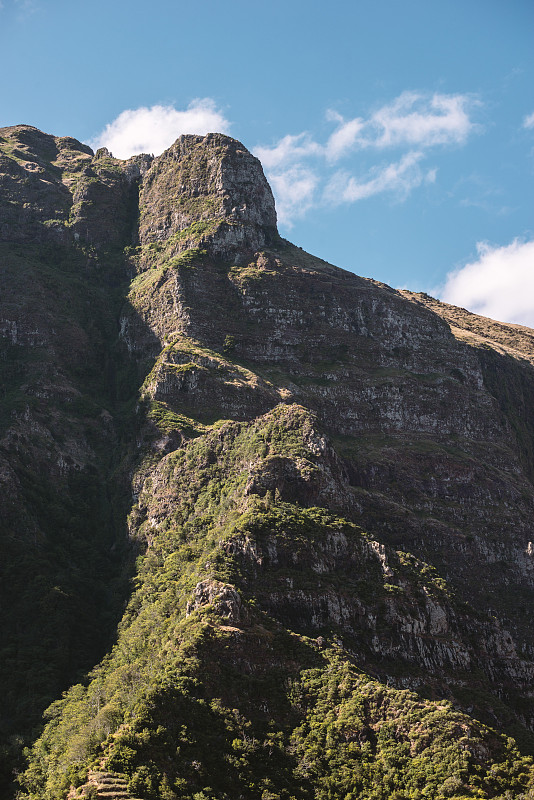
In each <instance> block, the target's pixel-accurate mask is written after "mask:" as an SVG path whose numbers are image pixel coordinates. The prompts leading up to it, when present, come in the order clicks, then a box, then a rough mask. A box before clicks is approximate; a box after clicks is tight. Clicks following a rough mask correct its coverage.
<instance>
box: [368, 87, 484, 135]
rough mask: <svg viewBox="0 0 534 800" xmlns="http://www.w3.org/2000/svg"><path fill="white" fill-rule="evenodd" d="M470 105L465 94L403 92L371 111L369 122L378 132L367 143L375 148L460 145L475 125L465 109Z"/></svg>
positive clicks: (468, 98)
mask: <svg viewBox="0 0 534 800" xmlns="http://www.w3.org/2000/svg"><path fill="white" fill-rule="evenodd" d="M471 105H473V100H472V99H471V98H470V97H469V96H468V95H462V94H456V95H450V94H449V95H445V94H434V95H433V96H432V97H430V98H428V97H425V95H421V94H417V93H415V92H403V93H402V94H401V95H400V96H399V97H397V99H396V100H394V101H393V103H391V104H390V105H389V106H384V107H383V108H381V109H380V110H379V111H377V112H376V113H375V114H373V116H372V117H371V124H372V125H373V126H374V127H375V129H377V130H378V132H379V135H378V136H377V137H376V138H374V137H370V139H369V142H368V143H369V144H372V145H374V146H375V147H393V146H397V145H403V144H407V145H411V146H413V145H417V146H418V147H435V146H436V145H447V144H462V143H463V142H465V140H466V139H467V137H468V135H469V134H470V133H471V132H472V130H473V128H474V127H475V126H474V124H473V123H472V122H471V120H470V118H469V114H468V113H467V110H466V109H467V108H469V107H470V106H471Z"/></svg>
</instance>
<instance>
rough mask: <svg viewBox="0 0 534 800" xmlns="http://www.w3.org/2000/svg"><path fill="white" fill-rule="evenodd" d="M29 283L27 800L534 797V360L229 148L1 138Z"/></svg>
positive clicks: (10, 531) (4, 321) (18, 318)
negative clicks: (363, 257)
mask: <svg viewBox="0 0 534 800" xmlns="http://www.w3.org/2000/svg"><path fill="white" fill-rule="evenodd" d="M0 266H1V269H2V293H1V295H0V333H1V334H2V337H1V339H0V342H1V350H0V370H1V375H2V382H1V385H2V395H1V396H0V401H1V410H0V482H1V488H2V497H3V498H4V500H3V513H2V518H1V521H0V534H1V537H2V553H3V559H2V572H3V580H2V584H1V589H0V592H1V599H2V604H3V605H2V607H3V608H4V609H5V611H4V613H3V614H2V620H1V626H2V630H1V631H0V642H1V647H2V658H1V660H0V664H1V670H2V684H3V687H4V704H3V705H4V710H3V716H2V720H1V723H0V724H1V729H0V730H1V733H2V737H3V743H4V744H3V746H2V750H1V753H2V759H3V761H2V764H3V767H2V769H3V772H2V779H3V781H4V784H5V790H3V791H4V794H5V796H6V797H8V796H10V794H9V793H12V794H13V795H14V794H15V793H16V792H18V793H19V796H20V798H32V800H37V799H40V798H43V800H44V799H45V798H46V800H52V799H53V800H55V799H56V798H57V800H59V798H66V797H68V798H70V800H73V798H75V797H84V796H85V797H88V796H92V797H109V798H112V800H113V798H119V797H123V798H127V797H130V798H141V799H142V800H159V798H164V799H165V800H174V799H176V798H178V799H179V800H230V799H232V800H233V799H234V798H236V797H241V798H250V800H253V799H254V800H256V798H262V800H278V799H280V800H282V799H283V800H301V798H302V800H308V799H310V800H311V798H316V799H317V800H323V799H324V800H326V798H330V799H332V798H339V799H340V800H341V799H342V798H343V800H347V798H350V799H351V800H356V798H358V800H371V799H372V800H378V799H379V798H383V799H384V800H386V799H389V798H396V800H414V799H415V798H421V800H422V798H436V799H437V798H446V797H456V798H468V797H480V798H485V797H486V798H499V797H500V798H505V797H507V798H510V797H513V798H528V797H530V796H531V794H529V792H532V790H533V789H532V760H531V754H532V752H533V747H534V734H533V731H534V698H533V690H532V686H533V678H534V635H533V632H532V626H531V621H530V610H531V608H532V601H533V597H534V591H533V590H534V544H533V541H534V529H533V510H534V485H533V477H534V400H533V398H534V332H533V331H532V330H530V329H528V328H522V327H520V326H516V325H506V324H503V323H497V322H494V321H492V320H488V319H484V318H482V317H477V316H476V315H473V314H470V313H469V312H467V311H465V310H464V309H458V308H454V307H452V306H448V305H446V304H443V303H440V302H439V301H437V300H434V299H432V298H430V297H428V296H427V295H422V294H416V293H412V292H408V291H396V290H394V289H392V288H390V287H388V286H386V285H384V284H381V283H379V282H376V281H373V280H371V279H367V278H362V277H358V276H357V275H356V274H354V273H353V272H347V271H345V270H341V269H338V268H337V267H335V266H332V265H330V264H328V263H326V262H325V261H322V260H320V259H318V258H315V257H314V256H311V255H309V254H307V253H305V252H304V251H303V250H302V249H300V248H298V247H295V246H294V245H292V244H290V243H289V242H288V241H286V240H285V239H282V238H281V237H280V236H279V234H278V232H277V228H276V212H275V206H274V200H273V195H272V192H271V190H270V187H269V185H268V183H267V181H266V180H265V177H264V174H263V171H262V168H261V164H260V162H259V161H258V160H257V159H256V158H254V157H253V156H252V155H251V154H250V153H249V152H248V151H247V150H246V148H245V147H244V146H243V145H242V144H240V143H239V142H237V141H236V140H234V139H232V138H230V137H228V136H223V135H221V134H216V133H214V134H208V135H207V136H189V135H188V136H181V137H180V138H179V139H178V140H177V141H176V142H175V143H174V144H173V145H172V147H170V148H169V149H168V150H167V151H165V152H164V153H163V154H162V155H160V156H158V157H156V158H154V157H153V156H149V155H139V156H134V157H133V158H131V159H129V160H126V161H123V160H120V159H116V158H114V157H113V155H112V154H111V153H109V151H107V150H106V149H105V148H102V149H100V150H98V151H97V152H96V154H94V153H93V152H92V150H91V149H90V148H89V147H87V146H86V145H83V144H81V143H80V142H77V141H76V140H75V139H72V138H69V137H54V136H51V135H48V134H44V133H42V132H40V131H38V130H37V129H35V128H32V127H29V126H24V125H20V126H14V127H10V128H3V129H0ZM353 268H354V271H355V273H357V272H364V273H365V271H366V268H365V264H359V263H357V256H356V255H355V263H354V264H353ZM50 704H52V705H50ZM47 707H48V710H47V711H46V712H45V717H44V720H42V719H41V715H42V714H43V712H44V711H45V709H47ZM24 745H27V746H28V748H29V749H28V750H27V751H26V755H23V754H22V748H23V746H24Z"/></svg>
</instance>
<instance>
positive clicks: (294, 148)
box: [254, 133, 323, 169]
mask: <svg viewBox="0 0 534 800" xmlns="http://www.w3.org/2000/svg"><path fill="white" fill-rule="evenodd" d="M254 152H255V154H256V156H257V157H258V158H259V159H260V161H261V163H262V164H263V166H264V167H265V169H276V168H277V167H280V166H282V165H287V164H290V163H292V162H293V163H294V162H295V161H299V160H300V159H303V158H308V157H309V156H320V155H322V154H323V148H322V147H321V145H320V144H317V142H314V141H313V139H312V138H311V137H310V135H309V133H299V134H298V135H297V136H291V135H288V136H284V137H283V138H282V139H280V141H279V142H278V144H276V145H275V146H274V147H261V146H260V147H256V149H255V151H254Z"/></svg>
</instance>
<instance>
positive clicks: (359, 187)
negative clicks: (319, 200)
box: [324, 152, 436, 205]
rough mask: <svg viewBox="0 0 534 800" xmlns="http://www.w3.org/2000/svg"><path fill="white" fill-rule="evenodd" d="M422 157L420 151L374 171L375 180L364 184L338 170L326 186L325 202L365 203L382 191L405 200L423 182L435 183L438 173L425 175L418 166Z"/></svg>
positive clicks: (429, 172)
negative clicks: (367, 199) (361, 201)
mask: <svg viewBox="0 0 534 800" xmlns="http://www.w3.org/2000/svg"><path fill="white" fill-rule="evenodd" d="M422 158H423V153H421V152H410V153H407V154H406V155H405V156H403V157H402V158H401V160H400V161H398V162H396V163H393V164H388V165H387V166H386V167H380V168H375V169H374V170H373V175H372V177H370V178H368V180H365V181H360V180H357V179H356V178H354V177H351V176H350V175H348V174H347V173H346V172H342V171H339V172H337V173H336V174H335V175H334V176H333V177H332V179H331V180H330V181H329V183H328V184H327V187H326V189H325V195H324V196H325V200H326V201H327V202H328V204H329V205H340V204H341V203H354V202H356V200H364V199H365V198H367V197H372V195H374V194H381V193H382V192H392V193H394V194H396V195H397V196H398V197H399V198H400V199H403V198H405V197H407V195H408V194H409V193H410V192H411V191H412V189H415V188H416V187H417V186H420V185H421V184H422V183H423V181H426V182H429V183H433V182H434V180H435V178H436V172H435V170H429V171H427V172H426V173H424V172H423V170H422V169H421V167H420V166H419V161H420V160H421V159H422Z"/></svg>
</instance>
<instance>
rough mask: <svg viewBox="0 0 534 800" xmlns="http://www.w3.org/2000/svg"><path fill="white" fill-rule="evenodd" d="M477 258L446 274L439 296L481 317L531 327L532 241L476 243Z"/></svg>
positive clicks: (533, 323) (533, 289) (533, 313)
mask: <svg viewBox="0 0 534 800" xmlns="http://www.w3.org/2000/svg"><path fill="white" fill-rule="evenodd" d="M477 250H478V255H479V258H478V261H474V262H472V263H471V264H466V265H465V267H462V268H461V269H458V270H455V271H454V272H451V273H449V275H448V276H447V280H446V283H445V285H444V287H443V289H442V290H441V291H440V292H439V296H440V298H441V299H442V300H444V301H445V302H446V303H452V304H453V305H456V306H462V307H463V308H468V309H469V310H470V311H473V312H474V313H475V314H481V315H482V316H484V317H491V318H492V319H498V320H503V321H505V322H516V323H518V324H520V325H528V326H529V327H534V240H532V241H528V242H521V241H519V240H518V239H514V241H513V242H512V243H511V244H509V245H506V246H504V247H492V246H491V245H489V244H487V243H484V242H480V243H478V244H477Z"/></svg>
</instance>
